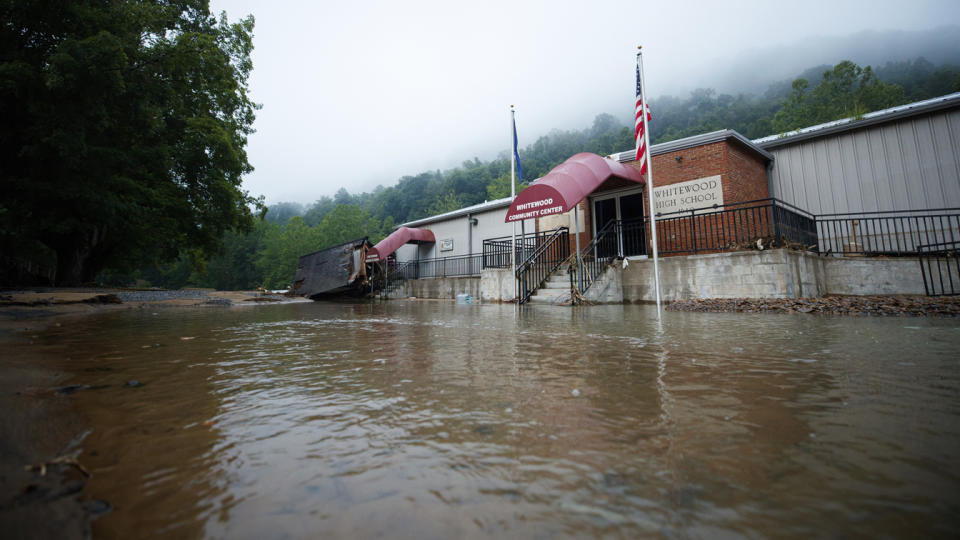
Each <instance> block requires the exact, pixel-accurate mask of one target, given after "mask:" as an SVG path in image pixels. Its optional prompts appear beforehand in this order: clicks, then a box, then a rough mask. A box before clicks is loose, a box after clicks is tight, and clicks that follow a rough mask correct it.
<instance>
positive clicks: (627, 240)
mask: <svg viewBox="0 0 960 540" xmlns="http://www.w3.org/2000/svg"><path fill="white" fill-rule="evenodd" d="M617 200H618V201H619V205H620V220H621V227H620V245H621V246H623V256H624V257H632V256H635V255H646V254H647V233H646V229H645V228H644V226H643V192H640V193H631V194H629V195H623V196H621V197H618V198H617Z"/></svg>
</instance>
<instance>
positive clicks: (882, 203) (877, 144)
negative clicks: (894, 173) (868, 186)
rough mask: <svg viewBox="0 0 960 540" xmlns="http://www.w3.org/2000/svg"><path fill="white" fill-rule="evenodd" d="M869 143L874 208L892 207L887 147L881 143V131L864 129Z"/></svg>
mask: <svg viewBox="0 0 960 540" xmlns="http://www.w3.org/2000/svg"><path fill="white" fill-rule="evenodd" d="M866 136H867V140H868V142H869V144H870V170H871V172H872V173H873V182H874V183H873V190H874V194H875V197H876V198H875V199H874V202H875V203H876V206H875V207H874V210H879V209H880V208H892V207H893V206H894V202H893V194H892V190H891V188H890V169H889V168H888V167H887V157H888V156H887V149H886V146H885V145H884V144H883V133H882V132H881V130H880V129H870V130H867V131H866Z"/></svg>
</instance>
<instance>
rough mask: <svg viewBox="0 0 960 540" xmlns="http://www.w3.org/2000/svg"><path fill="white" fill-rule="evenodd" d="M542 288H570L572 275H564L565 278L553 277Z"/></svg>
mask: <svg viewBox="0 0 960 540" xmlns="http://www.w3.org/2000/svg"><path fill="white" fill-rule="evenodd" d="M540 288H541V289H569V288H570V276H563V278H560V279H558V278H555V277H551V278H550V279H548V280H547V281H546V283H544V284H543V286H542V287H540Z"/></svg>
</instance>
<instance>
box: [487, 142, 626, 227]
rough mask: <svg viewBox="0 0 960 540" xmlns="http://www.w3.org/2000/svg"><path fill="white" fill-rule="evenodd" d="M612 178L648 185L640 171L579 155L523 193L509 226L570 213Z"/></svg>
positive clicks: (515, 203)
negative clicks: (521, 221) (512, 222)
mask: <svg viewBox="0 0 960 540" xmlns="http://www.w3.org/2000/svg"><path fill="white" fill-rule="evenodd" d="M610 177H617V178H622V179H624V180H629V181H631V182H636V183H638V184H640V185H643V184H644V181H643V176H641V175H640V171H638V170H636V169H634V168H633V167H631V166H629V165H624V164H622V163H620V162H617V161H614V160H612V159H608V158H604V157H600V156H598V155H596V154H591V153H589V152H582V153H580V154H577V155H575V156H573V157H571V158H569V159H567V160H566V161H564V162H563V163H561V164H560V165H557V166H556V167H554V168H553V170H552V171H550V172H549V173H547V174H546V176H544V177H542V178H540V179H539V180H537V181H536V183H534V184H533V185H532V186H530V187H528V188H527V189H525V190H523V191H521V192H520V193H519V194H518V195H517V198H516V199H514V200H513V204H511V205H510V209H509V210H508V211H507V217H506V219H505V220H504V221H505V222H506V223H510V222H511V221H519V220H522V219H533V218H538V217H543V216H549V215H552V214H562V213H564V212H569V211H570V210H571V209H572V208H573V207H574V206H576V204H577V203H579V202H580V201H582V200H583V199H584V198H585V197H586V196H587V195H589V194H591V193H593V192H594V190H596V189H597V188H598V187H600V185H601V184H603V183H604V182H606V181H607V179H609V178H610Z"/></svg>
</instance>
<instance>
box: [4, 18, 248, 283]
mask: <svg viewBox="0 0 960 540" xmlns="http://www.w3.org/2000/svg"><path fill="white" fill-rule="evenodd" d="M0 16H2V19H3V21H4V23H3V24H2V25H0V114H2V115H3V118H4V121H3V122H2V125H0V164H2V165H0V192H2V194H3V195H2V197H3V200H2V202H0V208H3V209H4V210H5V211H4V212H2V213H0V226H2V228H3V229H4V230H5V231H6V232H7V233H8V234H5V235H2V236H0V242H3V243H4V245H2V246H0V248H2V250H3V251H4V252H5V253H7V254H14V255H16V256H20V257H24V258H27V259H29V258H30V257H31V256H32V253H31V249H32V247H31V246H37V245H40V246H43V247H45V248H48V249H49V250H50V251H52V252H53V253H55V255H56V269H57V270H56V282H57V284H59V285H77V284H80V283H83V282H88V281H92V279H93V278H94V276H95V275H96V274H97V272H98V271H99V270H100V269H102V268H104V267H114V268H135V267H142V266H144V265H145V264H150V263H157V262H163V261H172V260H175V259H177V258H178V257H179V256H180V254H181V253H185V252H188V251H189V252H192V253H194V254H196V255H199V256H203V255H205V254H212V253H215V252H216V250H217V248H218V246H219V244H220V242H221V239H222V238H223V236H224V233H225V232H226V231H230V230H237V231H241V232H243V231H249V230H250V229H251V228H252V227H253V209H254V208H258V207H260V205H261V201H260V200H258V199H254V198H252V197H251V196H249V195H248V194H247V193H246V192H245V191H242V190H241V188H240V185H241V177H242V175H243V174H244V173H247V172H249V171H251V170H252V167H251V166H250V164H249V162H248V161H247V155H246V151H245V150H244V147H245V145H246V142H247V135H248V134H250V133H251V132H252V128H251V126H252V123H253V120H254V111H255V110H256V108H257V106H256V105H255V104H254V103H253V102H252V101H251V100H250V99H249V97H248V94H247V77H248V75H249V73H250V70H251V69H252V64H251V62H250V52H251V50H252V37H251V34H252V31H253V18H252V17H248V18H246V19H243V20H242V21H240V22H237V23H229V22H228V21H227V18H226V14H222V15H221V16H220V18H219V19H218V18H216V17H213V16H211V14H210V12H209V6H208V1H207V0H180V1H178V2H150V1H145V0H141V1H136V0H130V1H126V2H102V1H96V0H75V1H72V2H55V1H37V2H20V1H18V0H0Z"/></svg>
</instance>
